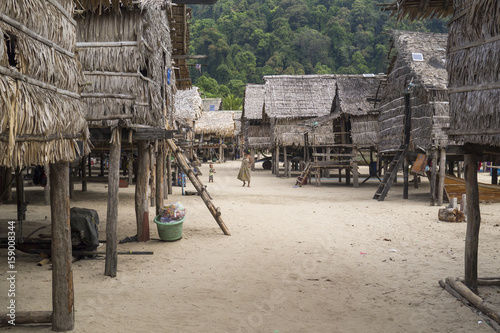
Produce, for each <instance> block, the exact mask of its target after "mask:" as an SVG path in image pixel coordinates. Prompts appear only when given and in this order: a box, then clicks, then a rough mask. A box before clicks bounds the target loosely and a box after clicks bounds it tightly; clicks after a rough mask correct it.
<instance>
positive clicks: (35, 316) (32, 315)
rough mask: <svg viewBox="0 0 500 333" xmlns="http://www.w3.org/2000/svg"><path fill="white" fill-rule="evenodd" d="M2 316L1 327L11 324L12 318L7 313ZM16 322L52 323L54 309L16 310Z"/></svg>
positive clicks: (22, 323)
mask: <svg viewBox="0 0 500 333" xmlns="http://www.w3.org/2000/svg"><path fill="white" fill-rule="evenodd" d="M2 317H3V318H0V327H1V326H10V324H9V320H10V318H9V317H7V316H5V315H3V316H2ZM15 323H16V325H26V324H48V323H52V311H24V312H21V311H16V318H15Z"/></svg>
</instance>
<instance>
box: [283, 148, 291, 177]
mask: <svg viewBox="0 0 500 333" xmlns="http://www.w3.org/2000/svg"><path fill="white" fill-rule="evenodd" d="M283 176H285V178H288V177H290V175H289V174H288V154H287V151H286V146H284V147H283Z"/></svg>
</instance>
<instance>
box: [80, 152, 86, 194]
mask: <svg viewBox="0 0 500 333" xmlns="http://www.w3.org/2000/svg"><path fill="white" fill-rule="evenodd" d="M85 161H86V158H85V156H82V161H81V164H80V168H81V170H82V192H87V175H86V172H85V169H86V168H85Z"/></svg>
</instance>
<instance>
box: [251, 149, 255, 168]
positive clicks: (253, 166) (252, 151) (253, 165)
mask: <svg viewBox="0 0 500 333" xmlns="http://www.w3.org/2000/svg"><path fill="white" fill-rule="evenodd" d="M250 156H252V161H255V148H250ZM251 170H252V171H255V163H253V164H252V167H251Z"/></svg>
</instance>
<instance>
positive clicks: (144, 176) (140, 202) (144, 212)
mask: <svg viewBox="0 0 500 333" xmlns="http://www.w3.org/2000/svg"><path fill="white" fill-rule="evenodd" d="M137 151H138V161H137V175H136V185H135V214H136V222H137V241H138V242H146V241H148V240H149V206H148V183H149V149H148V142H147V141H144V140H141V141H138V142H137Z"/></svg>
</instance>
